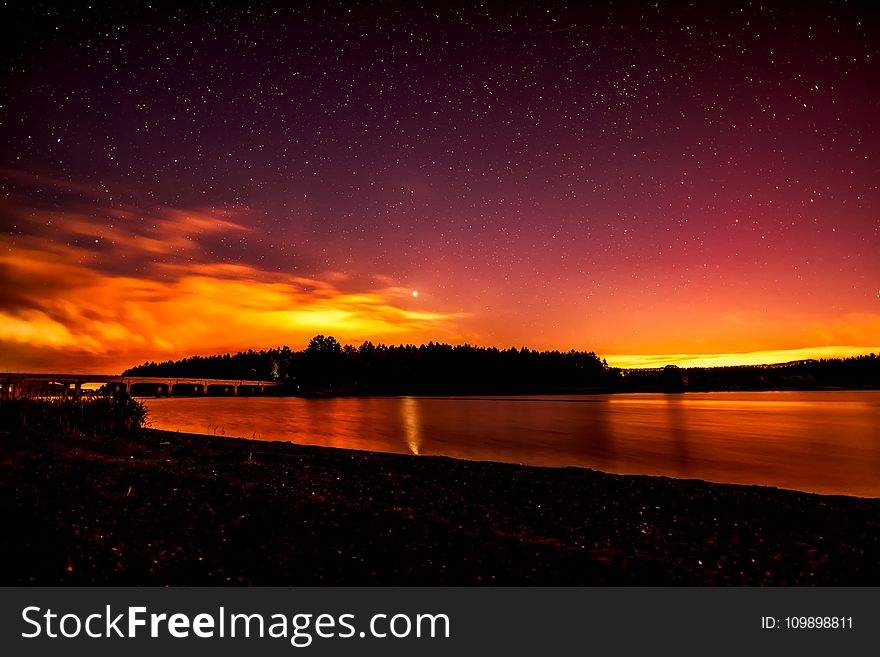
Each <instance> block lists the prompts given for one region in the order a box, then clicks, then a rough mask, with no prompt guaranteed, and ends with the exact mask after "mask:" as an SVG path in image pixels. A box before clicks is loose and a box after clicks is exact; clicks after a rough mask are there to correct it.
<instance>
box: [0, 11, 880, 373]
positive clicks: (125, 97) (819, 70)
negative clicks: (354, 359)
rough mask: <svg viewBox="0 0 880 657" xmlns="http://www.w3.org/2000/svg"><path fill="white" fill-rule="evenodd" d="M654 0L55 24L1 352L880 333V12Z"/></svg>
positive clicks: (840, 338) (617, 360) (27, 105)
mask: <svg viewBox="0 0 880 657" xmlns="http://www.w3.org/2000/svg"><path fill="white" fill-rule="evenodd" d="M646 7H647V8H646V9H644V11H642V10H639V11H637V12H635V11H634V12H630V11H624V10H621V11H620V12H619V15H615V16H614V18H613V20H610V21H609V20H608V18H607V16H605V15H604V14H602V13H601V12H599V10H592V9H586V8H579V9H571V8H564V7H562V6H557V5H548V7H543V6H542V7H540V8H538V7H537V6H536V7H535V8H529V9H521V10H516V11H515V10H514V9H512V8H511V9H510V10H509V11H503V12H500V13H499V12H495V13H494V14H492V16H491V17H490V16H488V15H487V14H485V12H482V11H480V10H478V9H469V10H467V11H457V10H456V11H440V10H438V11H437V12H436V13H435V12H434V11H433V10H432V11H429V12H428V11H423V10H417V9H412V10H403V9H401V10H399V11H398V10H395V11H391V10H389V11H388V13H387V15H384V14H383V15H382V16H381V17H377V16H376V15H375V13H374V12H371V11H367V10H354V11H353V12H351V11H347V10H346V11H345V12H344V14H345V15H344V17H343V16H342V15H341V14H340V15H339V16H337V15H335V14H334V15H329V14H324V13H321V12H318V11H311V10H303V11H298V10H283V11H281V10H279V11H281V13H280V14H277V13H276V14H273V17H272V18H271V20H269V19H268V18H267V17H266V16H255V15H251V14H245V13H237V12H235V11H228V12H225V13H223V14H222V15H216V16H215V15H210V14H209V13H205V12H201V11H199V10H192V11H189V10H185V11H184V10H181V11H180V12H179V20H173V21H172V20H166V19H165V18H156V17H153V16H151V15H150V14H149V13H145V12H143V11H140V10H135V9H132V10H125V9H119V10H118V11H117V12H116V13H112V14H108V15H104V14H102V15H98V14H96V13H89V12H83V13H79V14H75V15H74V14H71V15H69V16H61V17H59V16H54V17H51V16H37V15H34V16H30V17H27V19H26V20H28V21H30V22H29V23H28V29H23V30H22V31H21V34H20V35H19V37H18V38H20V42H19V43H17V44H15V46H16V47H17V48H18V54H17V56H16V57H15V58H14V61H13V62H12V64H11V65H10V67H9V68H8V69H5V70H4V73H3V80H2V82H3V87H4V89H5V91H6V94H5V95H6V96H7V99H6V101H5V102H4V105H3V108H2V117H3V121H2V125H0V132H2V136H3V138H4V139H5V143H6V144H7V147H6V148H5V149H4V151H3V154H2V161H0V162H2V169H0V179H2V189H3V213H2V219H0V221H2V224H0V228H2V233H0V283H2V285H0V370H29V371H40V370H42V371H50V370H51V371H58V370H63V369H76V370H86V371H110V372H115V371H121V370H122V369H124V368H126V367H128V366H131V365H134V364H137V363H140V362H143V361H146V360H156V361H158V360H165V359H174V358H180V357H183V356H188V355H193V354H212V353H225V352H234V351H239V350H246V349H249V348H253V349H260V348H266V347H273V346H280V345H284V344H286V345H289V346H291V347H294V348H301V347H303V346H304V345H305V343H306V342H307V341H308V339H309V338H310V337H311V336H312V335H314V334H316V333H323V334H328V335H330V334H332V335H334V336H335V337H336V338H337V339H339V340H340V341H341V342H343V343H345V342H350V343H354V344H358V343H360V342H361V341H364V340H372V341H374V342H393V343H401V342H413V343H420V342H428V341H431V340H433V341H443V342H450V343H455V344H459V343H464V342H468V343H471V344H478V345H486V346H498V347H502V348H506V347H510V346H528V347H530V348H537V349H561V350H568V349H579V350H591V351H595V352H596V353H598V354H599V355H600V356H603V357H605V358H607V360H608V362H609V364H611V365H615V366H620V367H655V366H662V365H665V364H668V363H675V364H679V365H692V366H698V365H699V366H702V365H732V364H757V363H770V362H782V361H791V360H800V359H805V358H820V357H837V356H847V355H855V354H864V353H870V352H878V351H880V219H878V214H877V213H878V201H880V192H878V180H880V169H878V163H877V154H878V153H880V139H878V127H880V126H878V121H880V119H878V117H880V112H878V107H880V91H878V86H877V84H876V80H877V79H880V71H878V62H880V53H878V52H877V44H878V40H877V38H876V36H877V24H876V21H873V22H872V21H869V20H865V17H863V16H861V15H859V13H858V11H859V10H857V9H852V8H844V7H843V6H841V7H838V8H835V9H834V10H833V11H830V10H822V11H820V10H819V9H816V8H804V7H802V6H800V5H791V7H789V8H788V9H785V10H779V11H776V12H770V11H764V10H762V9H758V8H752V9H749V10H748V11H744V12H741V11H737V12H733V11H731V12H722V11H718V10H711V11H712V12H714V13H706V14H702V13H699V11H698V10H693V11H692V12H690V13H687V15H683V14H682V15H680V14H676V13H675V12H673V11H671V10H665V9H664V8H663V6H662V5H661V6H659V7H658V5H656V4H654V3H649V4H648V5H646ZM337 10H338V11H339V12H342V11H343V10H342V9H332V10H331V9H328V10H327V11H328V12H330V14H332V13H333V12H334V11H337ZM707 11H709V10H707ZM826 11H830V14H826V13H824V12H826ZM62 18H63V19H64V21H66V22H65V23H64V25H65V30H61V31H59V32H57V33H56V31H55V30H54V29H53V28H54V23H53V21H61V20H62ZM378 18H381V20H378ZM874 18H876V15H875V16H874ZM23 20H25V19H23ZM99 27H100V29H98V28H99ZM685 28H687V29H685ZM111 32H112V35H113V36H112V38H111V37H110V36H108V35H109V34H111ZM257 34H259V38H255V35H257ZM111 41H112V44H113V47H112V48H111V47H110V44H111ZM185 43H196V44H197V45H195V46H191V47H189V46H188V47H184V46H183V45H182V44H185Z"/></svg>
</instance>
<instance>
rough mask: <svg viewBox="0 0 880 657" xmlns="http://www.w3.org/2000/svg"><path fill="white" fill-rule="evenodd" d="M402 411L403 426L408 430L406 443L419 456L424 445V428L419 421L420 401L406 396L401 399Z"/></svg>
mask: <svg viewBox="0 0 880 657" xmlns="http://www.w3.org/2000/svg"><path fill="white" fill-rule="evenodd" d="M400 401H401V405H400V412H401V415H402V416H403V426H404V429H405V430H406V444H407V445H408V446H409V450H410V451H411V452H412V453H413V454H415V455H416V456H418V454H419V450H420V449H421V447H422V429H421V425H420V423H419V402H418V401H417V400H416V399H413V398H412V397H404V398H403V399H401V400H400Z"/></svg>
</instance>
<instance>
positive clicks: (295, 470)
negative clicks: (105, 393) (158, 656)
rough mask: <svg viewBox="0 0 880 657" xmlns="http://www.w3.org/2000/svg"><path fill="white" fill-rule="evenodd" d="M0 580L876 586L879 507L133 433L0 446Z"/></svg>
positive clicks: (1, 442) (762, 491)
mask: <svg viewBox="0 0 880 657" xmlns="http://www.w3.org/2000/svg"><path fill="white" fill-rule="evenodd" d="M0 510H2V513H3V519H4V522H5V525H6V527H5V531H3V532H0V556H2V558H0V584H3V585H53V584H70V585H74V584H78V585H82V584H88V585H95V584H111V585H125V584H134V585H227V584H233V585H288V584H335V585H358V584H377V585H391V584H395V585H414V584H426V585H437V584H440V585H491V584H497V585H512V584H526V585H540V584H546V585H594V584H646V585H656V584H690V585H813V584H822V585H829V584H848V585H863V584H872V585H877V584H880V500H876V499H872V500H868V499H860V498H852V497H830V496H820V495H810V494H805V493H798V492H792V491H785V490H777V489H772V488H762V487H756V486H750V487H749V486H730V485H718V484H709V483H705V482H701V481H683V480H675V479H669V478H664V477H644V476H619V475H609V474H603V473H600V472H594V471H591V470H585V469H578V468H555V469H551V468H537V467H523V466H515V465H505V464H498V463H477V462H468V461H460V460H455V459H449V458H442V457H425V456H418V457H417V456H403V455H393V454H375V453H367V452H356V451H349V450H340V449H330V448H322V447H304V446H298V445H294V444H291V443H278V442H257V441H249V440H238V439H229V438H217V437H208V436H195V435H186V434H175V433H165V432H159V431H151V430H147V431H144V432H142V433H139V434H136V435H132V436H125V437H114V436H98V437H78V438H71V437H68V438H60V437H46V436H39V435H22V434H9V433H7V434H3V435H0Z"/></svg>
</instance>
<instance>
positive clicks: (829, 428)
mask: <svg viewBox="0 0 880 657" xmlns="http://www.w3.org/2000/svg"><path fill="white" fill-rule="evenodd" d="M147 405H148V406H149V408H150V411H151V415H150V419H151V421H152V423H153V426H155V427H157V428H161V429H170V430H180V431H187V432H193V433H208V434H211V433H218V434H222V435H227V436H242V437H245V438H251V437H255V438H262V439H264V440H292V441H294V442H298V443H303V444H315V445H328V446H333V447H346V448H352V449H365V450H372V451H386V452H397V453H402V454H407V453H408V454H443V455H446V456H453V457H458V458H466V459H477V460H494V461H507V462H511V463H527V464H532V465H544V466H564V465H576V466H583V467H591V468H595V469H599V470H605V471H609V472H620V473H641V474H663V475H669V476H674V477H695V478H700V479H707V480H710V481H720V482H731V483H747V484H762V485H772V486H779V487H782V488H795V489H800V490H808V491H813V492H821V493H843V494H850V495H863V496H871V497H877V496H880V429H878V427H880V391H858V392H810V393H798V392H777V393H704V394H698V393H688V394H679V395H662V394H642V395H592V396H583V397H553V396H548V397H537V398H536V397H529V398H525V397H519V398H517V397H500V398H498V397H496V398H480V399H477V398H439V397H417V398H414V397H402V398H390V397H386V398H338V399H295V398H274V399H273V398H247V397H239V398H171V399H148V400H147Z"/></svg>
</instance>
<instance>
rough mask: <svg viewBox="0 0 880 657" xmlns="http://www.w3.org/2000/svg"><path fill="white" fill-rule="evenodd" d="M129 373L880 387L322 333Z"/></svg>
mask: <svg viewBox="0 0 880 657" xmlns="http://www.w3.org/2000/svg"><path fill="white" fill-rule="evenodd" d="M124 373H125V374H132V375H141V376H170V377H205V378H215V379H260V380H266V381H281V382H284V383H285V384H287V385H285V386H284V387H283V388H279V389H274V390H273V392H274V393H281V394H516V393H520V394H536V393H547V394H552V393H563V392H639V391H644V392H651V391H656V392H684V391H695V392H703V391H712V390H813V389H822V388H880V357H878V356H877V355H875V354H871V355H868V356H858V357H854V358H845V359H826V360H807V361H798V362H796V363H786V364H781V365H757V366H742V367H699V368H679V367H676V366H674V365H670V366H667V367H664V368H658V369H640V370H621V369H618V368H613V367H610V366H608V364H607V363H606V362H605V361H604V360H603V359H600V358H599V357H598V356H596V354H595V353H593V352H583V351H573V350H572V351H566V352H560V351H534V350H531V349H526V348H522V349H516V348H510V349H496V348H486V347H474V346H471V345H457V346H452V345H448V344H443V343H436V342H430V343H428V344H427V345H420V346H414V345H396V346H395V345H384V344H378V345H375V344H373V343H372V342H364V343H363V344H362V345H360V346H359V347H354V346H352V345H345V346H343V345H341V344H340V343H339V342H337V340H336V339H335V338H333V337H332V336H329V337H325V336H323V335H317V336H315V337H314V338H312V339H311V341H310V342H309V345H308V347H306V348H305V349H303V350H301V351H294V350H292V349H290V348H289V347H286V346H285V347H280V348H277V349H267V350H262V351H253V350H248V351H244V352H239V353H237V354H232V355H230V354H223V355H217V356H192V357H190V358H184V359H183V360H179V361H166V362H164V363H153V362H150V363H144V364H143V365H138V366H137V367H132V368H131V369H128V370H126V371H125V372H124Z"/></svg>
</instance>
